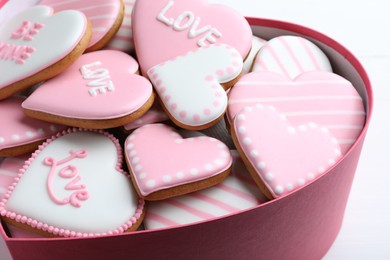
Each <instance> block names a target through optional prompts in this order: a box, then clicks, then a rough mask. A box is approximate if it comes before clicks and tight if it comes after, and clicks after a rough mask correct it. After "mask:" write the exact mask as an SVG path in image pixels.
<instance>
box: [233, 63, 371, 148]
mask: <svg viewBox="0 0 390 260" xmlns="http://www.w3.org/2000/svg"><path fill="white" fill-rule="evenodd" d="M256 103H263V104H265V105H272V106H275V107H276V108H277V109H278V110H279V111H280V112H282V113H284V114H285V115H286V117H287V118H288V120H289V121H290V122H291V123H293V124H295V125H299V124H302V123H305V122H315V123H317V124H319V125H322V126H325V127H326V128H327V129H329V130H330V131H331V132H332V133H333V135H334V136H335V138H336V139H337V141H338V143H339V144H340V147H341V151H342V153H343V154H344V153H345V152H346V151H347V150H348V149H349V148H350V147H351V145H352V144H354V143H355V141H356V139H357V138H358V136H359V134H360V132H361V130H362V129H363V127H364V124H365V118H366V113H365V109H364V104H363V100H362V98H361V97H360V96H359V94H358V93H357V91H356V89H355V88H354V87H353V85H352V84H351V82H349V81H348V80H346V79H344V78H342V77H341V76H339V75H336V74H333V73H329V72H320V71H317V72H306V73H304V74H301V75H300V76H298V77H297V78H295V79H294V80H290V79H288V78H286V77H283V76H281V75H279V74H276V73H272V72H264V71H263V72H252V73H249V74H247V75H245V76H243V77H242V78H241V79H240V80H239V81H238V83H237V84H236V85H235V86H234V87H233V88H232V89H231V91H230V92H229V106H228V110H227V115H228V116H227V118H228V119H229V122H232V120H233V118H234V117H235V115H236V114H237V113H238V112H239V111H240V110H242V109H243V108H244V107H245V106H252V105H254V104H256Z"/></svg>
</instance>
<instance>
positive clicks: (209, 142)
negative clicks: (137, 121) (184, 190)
mask: <svg viewBox="0 0 390 260" xmlns="http://www.w3.org/2000/svg"><path fill="white" fill-rule="evenodd" d="M125 149H126V150H125V153H126V158H127V162H128V165H129V168H130V170H131V174H132V175H133V178H134V180H135V184H136V185H137V187H138V190H139V192H140V193H141V195H142V196H147V195H149V194H151V193H153V192H156V191H160V190H163V189H168V188H174V187H177V186H180V185H184V184H188V183H193V182H197V181H201V180H204V179H207V178H211V177H213V176H216V175H218V174H220V173H222V172H225V171H226V170H228V169H229V168H230V166H231V163H232V158H231V155H230V153H229V149H228V148H227V147H226V145H225V144H224V143H222V142H220V141H218V140H217V139H214V138H211V137H194V138H186V139H183V138H182V136H180V135H179V134H178V133H177V132H176V131H175V130H174V129H173V128H171V127H169V126H166V125H163V124H151V125H145V126H143V127H141V128H138V129H137V130H135V131H134V132H133V133H132V134H131V135H129V137H128V138H127V139H126V142H125ZM194 155H196V156H194Z"/></svg>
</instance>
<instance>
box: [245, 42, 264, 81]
mask: <svg viewBox="0 0 390 260" xmlns="http://www.w3.org/2000/svg"><path fill="white" fill-rule="evenodd" d="M266 43H267V41H266V40H264V39H262V38H260V37H257V36H252V48H251V51H250V52H249V54H248V57H247V58H246V59H245V61H244V67H243V69H242V73H243V74H247V73H249V72H250V71H251V69H252V66H253V63H254V61H255V58H256V56H257V53H258V52H259V50H260V49H261V48H262V47H263V46H264V45H265V44H266Z"/></svg>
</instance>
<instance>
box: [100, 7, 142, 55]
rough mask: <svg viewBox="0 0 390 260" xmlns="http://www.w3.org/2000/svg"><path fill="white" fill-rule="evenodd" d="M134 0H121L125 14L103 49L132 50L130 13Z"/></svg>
mask: <svg viewBox="0 0 390 260" xmlns="http://www.w3.org/2000/svg"><path fill="white" fill-rule="evenodd" d="M135 1H136V0H123V4H124V5H125V14H124V17H123V21H122V24H121V26H120V28H119V30H118V32H117V33H116V34H115V36H114V37H113V38H112V39H111V40H110V41H109V42H108V44H107V45H106V46H105V49H108V50H117V51H123V52H127V53H129V52H134V40H133V27H132V19H131V14H132V13H133V7H134V4H135Z"/></svg>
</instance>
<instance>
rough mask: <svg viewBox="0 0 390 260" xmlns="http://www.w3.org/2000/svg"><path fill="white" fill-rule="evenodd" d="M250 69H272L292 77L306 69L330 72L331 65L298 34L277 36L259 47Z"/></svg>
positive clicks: (318, 50) (320, 51) (326, 58)
mask: <svg viewBox="0 0 390 260" xmlns="http://www.w3.org/2000/svg"><path fill="white" fill-rule="evenodd" d="M252 71H273V72H276V73H279V74H281V75H284V76H286V77H289V78H291V79H294V78H295V77H297V76H299V75H300V74H301V73H304V72H308V71H328V72H332V66H331V64H330V62H329V59H328V57H327V56H326V55H325V54H324V53H323V52H322V50H321V49H320V48H318V47H317V46H316V45H315V44H313V43H312V42H311V41H309V40H306V39H304V38H302V37H298V36H279V37H276V38H273V39H271V40H270V41H268V42H267V44H265V45H264V46H263V47H262V48H261V49H260V51H259V52H258V54H257V56H256V57H255V62H254V64H253V69H252Z"/></svg>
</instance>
